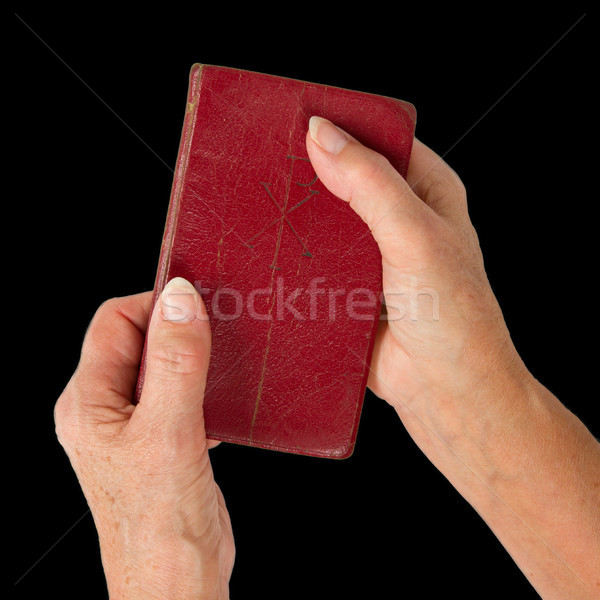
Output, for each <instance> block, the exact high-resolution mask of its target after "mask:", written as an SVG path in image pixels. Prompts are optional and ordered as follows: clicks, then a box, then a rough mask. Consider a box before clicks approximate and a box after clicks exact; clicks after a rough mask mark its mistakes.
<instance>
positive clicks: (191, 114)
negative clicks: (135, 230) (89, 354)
mask: <svg viewBox="0 0 600 600" xmlns="http://www.w3.org/2000/svg"><path fill="white" fill-rule="evenodd" d="M203 68H204V65H202V64H200V63H195V64H194V65H192V67H191V69H190V74H189V78H188V81H189V83H188V94H187V103H186V110H185V117H184V120H183V125H182V131H181V136H180V143H179V149H178V151H177V161H176V163H175V173H174V176H173V183H172V185H171V195H170V199H169V206H168V208H167V218H166V220H165V227H164V230H163V237H162V243H161V249H160V255H159V259H158V268H157V271H156V276H155V279H154V289H153V293H152V308H151V310H150V315H149V319H150V317H151V316H152V312H153V308H154V306H155V305H156V302H157V300H158V298H159V296H160V293H161V292H162V290H163V288H164V286H165V285H166V283H167V282H166V281H165V279H166V274H167V273H168V270H169V264H170V261H171V247H172V244H173V240H174V238H175V231H176V228H177V227H176V224H177V216H178V214H179V200H180V198H181V193H182V190H183V181H184V179H185V173H186V170H187V165H188V160H189V150H190V143H191V139H192V137H193V131H194V126H195V124H196V105H197V103H198V98H199V95H200V89H201V79H202V72H203ZM146 344H147V341H144V349H143V352H142V359H141V364H140V371H139V375H138V380H137V385H136V395H135V401H136V403H137V402H139V400H140V397H141V394H142V388H143V386H144V374H145V370H146Z"/></svg>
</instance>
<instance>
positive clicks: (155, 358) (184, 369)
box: [148, 340, 202, 375]
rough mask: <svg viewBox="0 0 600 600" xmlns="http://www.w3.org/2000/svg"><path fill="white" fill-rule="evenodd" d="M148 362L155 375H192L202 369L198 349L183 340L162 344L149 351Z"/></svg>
mask: <svg viewBox="0 0 600 600" xmlns="http://www.w3.org/2000/svg"><path fill="white" fill-rule="evenodd" d="M148 361H149V363H150V364H151V368H152V369H153V371H154V372H155V373H157V374H160V373H165V374H168V375H171V374H175V375H186V374H194V373H198V372H200V371H201V368H202V361H201V360H200V356H199V353H198V349H197V348H196V347H195V346H194V344H190V343H185V342H184V341H183V340H177V341H175V340H173V341H169V342H164V343H161V344H160V345H158V347H155V348H153V349H150V351H149V356H148Z"/></svg>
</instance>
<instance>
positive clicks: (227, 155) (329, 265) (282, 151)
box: [138, 64, 416, 458]
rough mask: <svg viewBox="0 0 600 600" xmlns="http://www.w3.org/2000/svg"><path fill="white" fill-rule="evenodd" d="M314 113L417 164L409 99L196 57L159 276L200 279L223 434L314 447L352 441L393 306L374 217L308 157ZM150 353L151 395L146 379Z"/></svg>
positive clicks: (341, 450) (212, 404)
mask: <svg viewBox="0 0 600 600" xmlns="http://www.w3.org/2000/svg"><path fill="white" fill-rule="evenodd" d="M312 115H318V116H321V117H325V118H327V119H329V120H331V121H332V122H334V123H335V124H336V125H339V126H340V127H341V128H343V129H344V130H346V131H347V132H349V133H350V134H351V135H352V136H354V137H355V138H357V139H358V140H360V141H361V142H362V143H364V144H366V145H367V146H369V147H371V148H373V149H375V150H377V151H378V152H380V153H382V154H383V155H385V156H386V157H387V158H388V159H389V160H390V162H391V163H392V164H393V166H394V167H395V168H396V169H397V170H398V171H399V172H400V173H401V174H403V175H405V174H406V170H407V167H408V160H409V158H410V152H411V148H412V142H413V135H414V128H415V120H416V112H415V109H414V107H413V106H412V105H411V104H410V103H407V102H403V101H400V100H396V99H393V98H388V97H382V96H377V95H373V94H368V93H363V92H357V91H352V90H345V89H340V88H336V87H330V86H326V85H322V84H315V83H308V82H303V81H298V80H293V79H288V78H283V77H278V76H273V75H266V74H261V73H254V72H249V71H243V70H237V69H232V68H227V67H217V66H209V65H199V64H197V65H194V66H193V67H192V70H191V73H190V85H189V93H188V102H187V108H186V113H185V120H184V125H183V132H182V137H181V144H180V149H179V155H178V160H177V166H176V172H175V177H174V182H173V188H172V193H171V201H170V205H169V210H168V215H167V222H166V227H165V233H164V239H163V244H162V249H161V255H160V261H159V267H158V272H157V278H156V284H155V300H156V299H157V298H158V295H159V294H160V292H161V291H162V289H163V287H164V285H165V284H166V283H167V281H169V280H170V279H171V278H173V277H177V276H180V277H185V278H186V279H188V280H189V281H191V282H193V283H194V285H195V286H196V289H198V291H200V292H201V294H202V296H203V298H204V301H205V303H206V306H207V310H208V313H209V316H210V321H211V329H212V351H211V362H210V368H209V374H208V381H207V388H206V397H205V400H204V411H205V423H206V430H207V436H208V437H209V438H211V439H216V440H221V441H225V442H232V443H238V444H245V445H251V446H257V447H260V448H266V449H273V450H279V451H284V452H291V453H297V454H305V455H310V456H320V457H330V458H346V457H348V456H350V455H351V454H352V452H353V449H354V445H355V440H356V435H357V429H358V424H359V419H360V413H361V409H362V403H363V398H364V395H365V389H366V382H367V378H368V374H369V361H370V357H371V353H372V349H373V343H374V337H375V333H376V329H377V324H378V319H379V314H380V310H381V255H380V253H379V250H378V248H377V245H376V243H375V242H374V240H373V238H372V236H371V234H370V232H369V230H368V228H367V227H366V225H365V224H364V223H363V222H362V220H361V219H360V218H359V217H358V216H357V215H356V214H355V213H354V212H353V211H352V209H351V208H350V206H349V205H348V204H347V203H346V202H342V201H341V200H340V199H338V198H336V197H335V196H333V195H332V194H331V193H329V192H328V190H327V189H326V188H325V187H324V186H323V185H322V183H321V182H320V181H319V180H318V178H317V177H316V175H315V172H314V170H313V169H312V166H311V165H310V162H309V161H308V157H307V152H306V146H305V136H306V132H307V130H308V120H309V118H310V117H311V116H312ZM143 372H144V369H143V365H142V369H141V371H140V379H139V382H138V398H139V393H140V392H141V389H142V386H143Z"/></svg>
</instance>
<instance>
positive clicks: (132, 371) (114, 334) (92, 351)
mask: <svg viewBox="0 0 600 600" xmlns="http://www.w3.org/2000/svg"><path fill="white" fill-rule="evenodd" d="M151 304H152V292H145V293H142V294H136V295H133V296H126V297H123V298H113V299H111V300H107V301H106V302H104V303H103V304H102V305H101V306H100V308H99V309H98V310H97V311H96V314H95V315H94V318H93V319H92V321H91V323H90V325H89V327H88V330H87V332H86V335H85V339H84V342H83V346H82V350H81V359H80V361H79V365H78V367H77V371H76V372H75V375H74V377H73V380H74V381H75V382H76V383H77V382H85V385H86V390H87V393H84V394H82V395H81V402H82V403H88V404H94V405H95V406H97V405H98V403H99V402H101V403H102V404H103V406H106V407H108V408H115V409H121V408H124V407H128V406H130V405H131V399H132V397H133V392H134V390H135V385H136V382H137V377H138V372H139V365H140V358H141V356H142V349H143V345H144V335H145V332H146V325H147V323H148V315H149V311H150V307H151ZM100 392H102V393H100ZM106 392H109V393H106Z"/></svg>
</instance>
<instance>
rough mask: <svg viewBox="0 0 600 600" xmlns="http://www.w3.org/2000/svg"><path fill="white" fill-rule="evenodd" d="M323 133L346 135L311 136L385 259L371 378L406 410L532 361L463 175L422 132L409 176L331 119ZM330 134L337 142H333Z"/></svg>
mask: <svg viewBox="0 0 600 600" xmlns="http://www.w3.org/2000/svg"><path fill="white" fill-rule="evenodd" d="M311 132H312V133H313V135H314V136H315V137H318V136H322V137H324V138H325V140H326V141H327V140H332V139H333V137H334V135H335V134H337V135H338V136H340V139H339V141H338V143H339V144H343V146H341V147H340V148H339V149H337V151H336V152H335V153H328V152H323V149H322V148H321V147H319V146H318V145H317V144H315V143H314V141H313V140H312V137H310V136H309V137H308V142H307V143H308V152H309V156H310V159H311V162H312V164H313V167H314V168H315V170H316V171H317V174H318V175H319V178H320V179H321V181H322V182H323V183H324V185H325V186H326V187H327V188H329V190H330V191H332V192H333V193H334V194H335V195H336V196H338V197H339V198H341V199H343V200H346V201H348V202H349V203H350V206H351V207H352V208H353V209H354V210H355V211H356V212H357V213H358V215H359V216H360V217H361V218H362V219H363V220H364V221H365V223H366V224H367V225H368V227H369V229H370V230H371V233H372V234H373V236H374V238H375V240H376V241H377V243H378V245H379V248H380V250H381V254H382V260H383V292H384V298H385V305H386V312H387V314H386V315H385V318H384V320H382V321H381V322H380V327H379V331H378V335H377V339H376V343H375V348H374V352H373V357H372V363H371V366H372V370H371V374H370V378H369V387H370V388H371V390H372V391H373V392H375V394H377V395H378V396H380V397H381V398H384V399H385V400H387V401H388V402H389V403H390V404H392V405H393V406H395V407H396V408H397V409H399V410H403V409H405V408H409V407H410V406H411V405H414V404H415V403H418V402H419V401H420V400H421V399H423V398H425V397H430V396H438V395H443V396H448V395H449V394H453V395H463V396H464V395H469V394H471V393H472V392H473V391H474V390H476V389H480V380H481V378H490V377H493V376H495V375H500V376H505V375H506V373H507V372H510V373H514V375H515V376H516V377H522V376H523V375H524V374H525V373H526V370H525V368H524V365H523V364H522V363H521V361H520V359H519V356H518V354H517V352H516V350H515V348H514V346H513V345H512V343H511V341H510V336H509V334H508V330H507V328H506V326H505V324H504V321H503V318H502V313H501V311H500V307H499V306H498V303H497V302H496V299H495V297H494V295H493V293H492V290H491V288H490V286H489V283H488V280H487V276H486V273H485V270H484V266H483V259H482V256H481V251H480V249H479V243H478V239H477V234H476V232H475V230H474V228H473V226H472V225H471V223H470V221H469V216H468V212H467V202H466V192H465V189H464V186H463V184H462V182H461V180H460V179H459V177H458V176H457V175H456V173H454V171H452V169H450V167H448V165H446V163H444V162H443V161H442V160H441V159H440V158H439V157H438V156H437V155H436V154H435V153H434V152H433V151H432V150H430V149H429V148H427V147H426V146H425V145H424V144H422V143H421V142H420V141H419V140H416V139H415V140H414V146H413V151H412V156H411V159H410V164H409V169H408V175H407V178H406V180H404V179H403V178H402V177H401V176H400V175H399V174H398V173H397V172H396V171H395V170H394V169H393V168H392V167H391V165H390V164H389V162H388V161H387V160H385V159H384V158H383V157H382V156H381V155H379V154H376V153H375V152H373V151H371V150H369V149H367V148H365V147H364V146H361V145H360V144H359V143H358V142H356V140H354V139H352V138H351V137H350V136H348V135H347V134H345V133H343V132H341V131H340V130H337V131H333V130H332V125H331V124H329V122H326V121H324V120H319V119H313V121H312V129H311ZM330 143H334V142H331V141H330Z"/></svg>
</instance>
